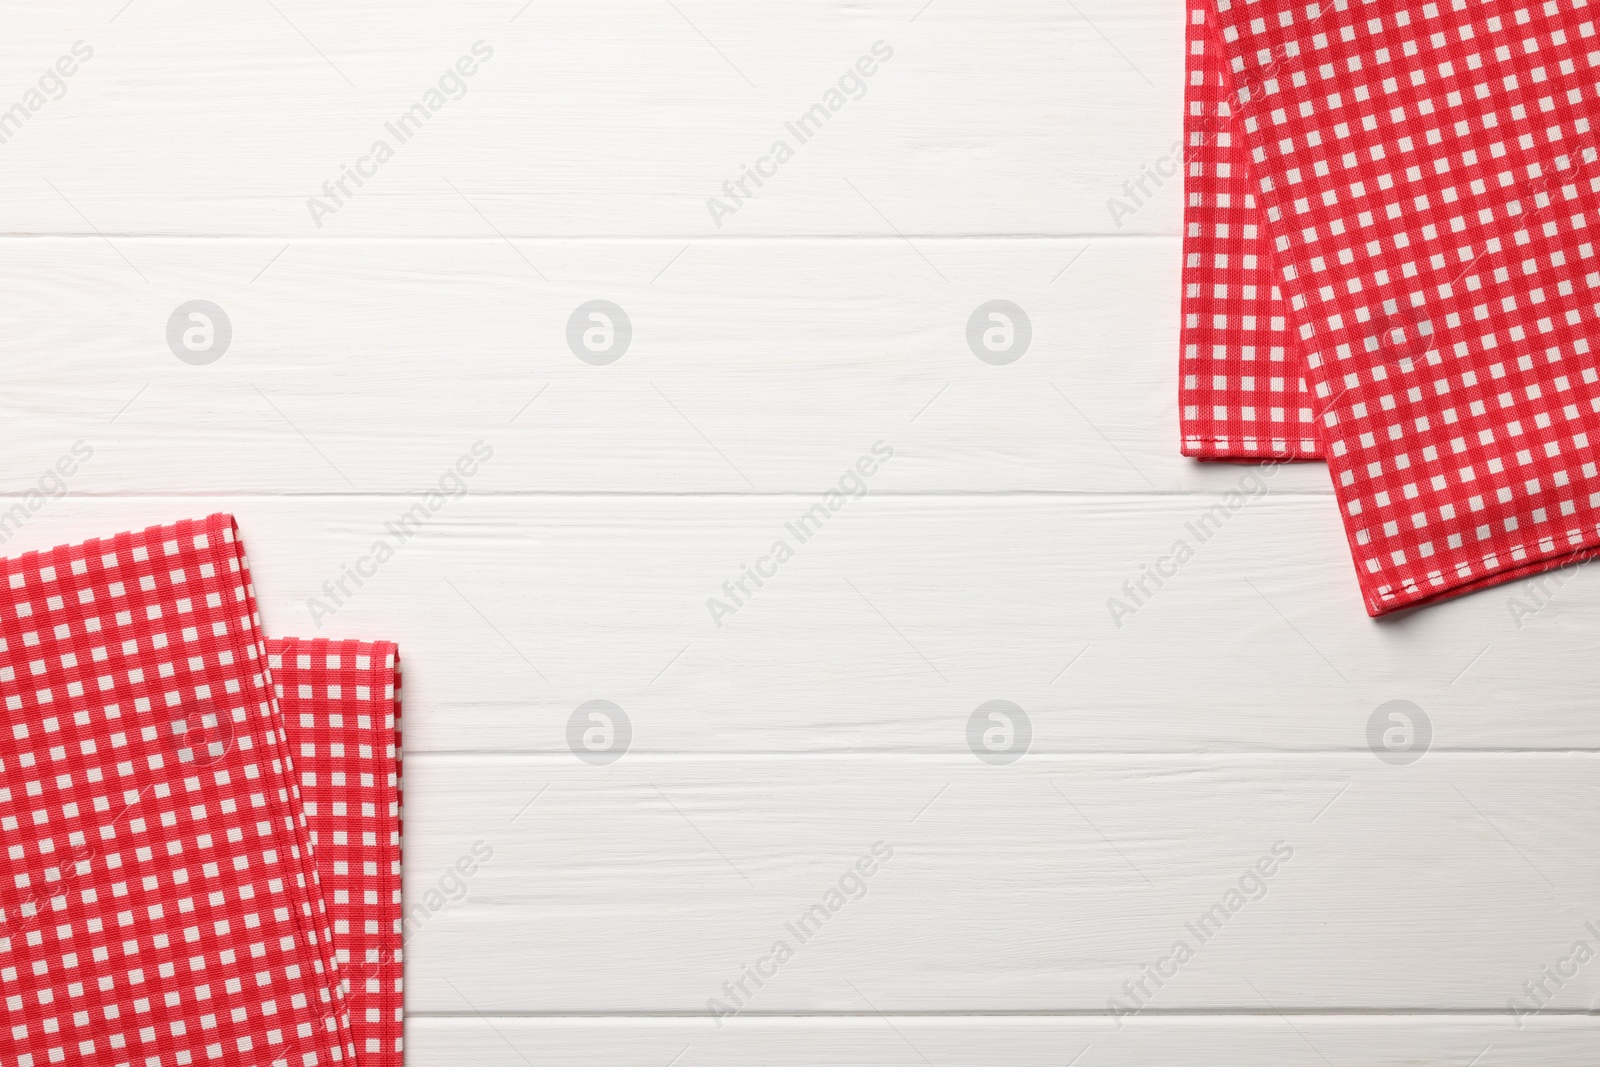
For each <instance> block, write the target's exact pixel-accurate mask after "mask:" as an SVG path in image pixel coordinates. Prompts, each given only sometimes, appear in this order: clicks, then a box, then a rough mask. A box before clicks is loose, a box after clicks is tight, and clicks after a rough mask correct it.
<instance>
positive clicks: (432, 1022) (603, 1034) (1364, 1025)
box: [406, 1015, 1597, 1067]
mask: <svg viewBox="0 0 1600 1067" xmlns="http://www.w3.org/2000/svg"><path fill="white" fill-rule="evenodd" d="M1596 1025H1597V1024H1596V1023H1595V1021H1594V1020H1592V1019H1575V1018H1571V1017H1564V1018H1563V1017H1551V1018H1544V1019H1539V1020H1536V1021H1535V1022H1531V1023H1529V1024H1528V1026H1527V1027H1526V1028H1524V1029H1522V1030H1517V1029H1516V1028H1515V1027H1513V1026H1512V1025H1511V1024H1510V1023H1509V1022H1507V1021H1505V1020H1503V1019H1491V1018H1482V1017H1470V1016H1468V1017H1463V1016H1450V1017H1443V1018H1440V1017H1427V1016H1399V1017H1364V1018H1363V1017H1356V1018H1351V1017H1340V1016H1319V1015H1310V1016H1307V1015H1301V1016H1287V1017H1284V1018H1280V1017H1278V1016H1276V1015H1267V1016H1266V1017H1253V1018H1241V1017H1237V1016H1233V1017H1222V1018H1207V1019H1173V1018H1160V1019H1154V1018H1141V1019H1135V1020H1130V1021H1128V1022H1127V1024H1126V1025H1125V1026H1124V1028H1123V1029H1122V1030H1114V1029H1113V1028H1112V1027H1111V1025H1110V1024H1109V1023H1106V1022H1103V1021H1100V1020H1085V1019H1070V1018H1069V1019H1016V1018H1010V1019H986V1018H965V1019H940V1018H934V1019H929V1018H917V1017H910V1018H908V1017H905V1016H901V1017H897V1018H893V1019H890V1020H884V1019H879V1018H876V1017H867V1018H846V1019H839V1018H830V1019H735V1020H730V1021H728V1022H727V1023H726V1024H725V1026H724V1028H723V1029H721V1030H717V1029H715V1028H714V1027H713V1026H712V1025H711V1024H710V1023H709V1022H702V1021H686V1020H676V1019H621V1020H618V1019H608V1020H588V1019H554V1020H545V1019H536V1020H534V1019H497V1020H494V1021H492V1022H491V1023H486V1022H484V1021H481V1020H474V1019H469V1018H451V1019H438V1018H421V1019H416V1020H414V1021H413V1022H412V1023H411V1025H410V1026H409V1027H408V1028H407V1034H406V1041H407V1055H408V1057H409V1062H411V1063H413V1064H418V1065H421V1067H432V1065H433V1064H456V1063H462V1062H468V1063H473V1064H477V1065H479V1067H527V1063H528V1062H530V1061H531V1062H533V1063H541V1062H549V1063H565V1064H573V1065H575V1067H662V1065H663V1064H668V1063H674V1060H673V1057H674V1056H677V1057H679V1058H678V1059H677V1060H676V1061H675V1067H744V1065H746V1064H751V1063H761V1064H770V1065H771V1067H809V1065H811V1064H816V1063H830V1064H837V1065H839V1067H927V1065H928V1064H929V1063H933V1064H937V1065H939V1067H1063V1065H1064V1064H1069V1063H1073V1062H1074V1060H1073V1057H1074V1056H1080V1055H1081V1057H1082V1058H1081V1059H1079V1060H1077V1061H1076V1062H1077V1064H1079V1065H1080V1067H1150V1065H1151V1064H1163V1063H1187V1064H1194V1065H1196V1067H1327V1065H1328V1064H1329V1063H1334V1064H1341V1065H1348V1064H1360V1065H1362V1067H1464V1065H1466V1064H1469V1063H1472V1062H1473V1058H1474V1057H1479V1059H1478V1063H1480V1064H1485V1065H1490V1064H1512V1063H1537V1064H1541V1065H1548V1067H1581V1065H1585V1064H1589V1063H1592V1062H1593V1059H1594V1043H1595V1039H1596V1036H1597V1035H1596ZM1485 1049H1488V1052H1487V1053H1486V1052H1485Z"/></svg>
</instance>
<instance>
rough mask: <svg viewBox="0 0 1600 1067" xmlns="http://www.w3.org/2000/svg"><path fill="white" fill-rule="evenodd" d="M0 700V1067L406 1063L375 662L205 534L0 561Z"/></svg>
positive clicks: (214, 520) (197, 528) (384, 682)
mask: <svg viewBox="0 0 1600 1067" xmlns="http://www.w3.org/2000/svg"><path fill="white" fill-rule="evenodd" d="M269 651H270V655H269ZM0 699H3V701H4V703H5V715H6V721H5V724H4V729H3V731H0V885H3V887H4V888H3V890H0V894H3V895H0V999H3V1003H4V1012H3V1019H0V1065H3V1067H12V1065H16V1067H43V1065H46V1064H55V1063H83V1064H115V1065H127V1067H136V1065H137V1067H166V1065H168V1064H172V1065H185V1064H204V1063H225V1064H229V1065H235V1064H238V1065H248V1064H261V1065H264V1067H265V1065H274V1067H276V1065H298V1067H318V1065H323V1064H348V1063H353V1062H355V1061H356V1060H357V1059H358V1058H359V1059H360V1060H361V1061H362V1062H363V1063H366V1064H379V1065H382V1064H392V1065H398V1064H399V1063H400V1062H401V975H400V967H401V964H400V919H401V905H400V881H399V879H400V779H399V735H398V721H399V719H398V716H399V673H398V659H397V655H396V650H395V647H394V646H393V645H391V644H386V643H361V642H330V641H301V640H295V639H290V640H282V641H273V642H270V643H268V642H266V641H264V640H263V637H262V633H261V625H260V620H259V618H258V616H257V612H256V606H255V596H254V591H253V589H252V587H251V583H250V572H249V565H248V562H247V561H246V559H245V556H244V552H243V549H242V547H241V545H240V543H239V538H238V531H237V527H236V526H235V524H234V522H233V519H232V518H231V517H230V516H227V515H213V516H211V517H209V518H207V519H203V520H194V521H184V522H179V523H175V524H172V525H169V526H158V527H152V528H150V529H147V530H143V531H140V532H137V533H125V534H120V535H118V536H116V537H110V538H104V539H95V540H91V541H86V542H83V543H82V544H77V545H65V546H61V547H58V548H53V549H49V550H46V551H43V552H30V553H27V554H26V555H23V556H19V557H17V558H15V559H9V560H0ZM358 1050H359V1051H358Z"/></svg>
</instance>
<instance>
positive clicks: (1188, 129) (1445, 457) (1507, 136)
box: [1179, 0, 1600, 615]
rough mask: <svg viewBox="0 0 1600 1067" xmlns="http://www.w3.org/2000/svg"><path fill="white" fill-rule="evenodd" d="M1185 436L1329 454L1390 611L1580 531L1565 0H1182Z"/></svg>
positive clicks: (1596, 521)
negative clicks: (1506, 0)
mask: <svg viewBox="0 0 1600 1067" xmlns="http://www.w3.org/2000/svg"><path fill="white" fill-rule="evenodd" d="M1187 7H1188V12H1189V19H1188V23H1189V25H1188V34H1187V53H1188V56H1187V68H1188V70H1187V73H1188V77H1187V79H1186V85H1185V104H1186V106H1185V117H1184V123H1185V154H1184V159H1185V164H1186V166H1185V191H1186V197H1185V208H1184V212H1185V227H1184V238H1183V245H1184V261H1183V275H1184V292H1183V323H1182V338H1181V341H1180V348H1181V356H1180V363H1181V371H1180V375H1179V377H1180V386H1179V390H1180V397H1179V405H1180V419H1181V422H1182V436H1183V447H1182V451H1183V452H1184V454H1186V455H1191V456H1197V457H1201V458H1209V459H1250V458H1268V457H1275V458H1281V459H1308V458H1316V457H1318V456H1320V457H1322V458H1325V459H1326V460H1327V463H1328V467H1329V471H1330V473H1331V475H1332V477H1333V485H1334V491H1335V495H1336V498H1337V500H1338V504H1339V510H1340V514H1341V517H1342V519H1343V522H1344V525H1345V532H1346V536H1347V538H1348V540H1349V543H1350V547H1351V550H1352V553H1353V555H1354V557H1355V564H1356V572H1357V575H1358V578H1359V581H1360V584H1361V589H1362V593H1363V596H1364V600H1365V602H1366V608H1367V611H1368V613H1369V614H1371V615H1382V614H1385V613H1387V612H1391V611H1395V610H1398V609H1401V608H1406V607H1412V606H1416V605H1420V604H1424V603H1428V602H1431V601H1435V600H1440V599H1443V598H1446V597H1450V596H1455V595H1457V594H1460V593H1464V592H1468V591H1470V590H1473V589H1478V588H1481V587H1484V586H1487V585H1493V584H1496V583H1499V582H1505V581H1510V580H1513V579H1515V578H1518V577H1522V576H1525V575H1527V574H1530V573H1533V572H1537V571H1540V570H1546V569H1549V568H1552V567H1558V566H1562V565H1565V564H1569V563H1572V562H1574V561H1576V560H1579V559H1584V558H1587V557H1589V556H1591V555H1593V554H1596V553H1597V552H1600V469H1597V464H1600V455H1597V454H1596V450H1595V449H1596V444H1597V443H1600V437H1597V436H1595V435H1597V434H1600V372H1597V368H1596V356H1595V350H1594V347H1593V342H1594V338H1595V335H1596V334H1597V333H1600V303H1597V291H1600V269H1597V268H1600V259H1597V258H1596V249H1595V239H1594V234H1595V232H1596V230H1595V226H1596V225H1597V224H1600V153H1597V150H1596V141H1595V138H1594V134H1593V131H1592V130H1591V127H1590V122H1591V116H1592V115H1593V114H1594V113H1595V111H1596V109H1597V108H1600V84H1597V80H1596V76H1597V70H1600V53H1597V52H1595V51H1593V50H1592V49H1591V46H1590V44H1589V42H1590V39H1591V38H1592V36H1593V34H1594V12H1593V9H1592V8H1591V7H1590V6H1589V5H1588V4H1587V3H1585V2H1584V0H1551V2H1549V3H1545V4H1541V5H1528V6H1527V7H1526V8H1523V9H1517V10H1515V11H1512V10H1510V9H1503V8H1502V7H1501V6H1499V5H1494V4H1471V5H1465V4H1422V5H1416V4H1410V3H1401V2H1398V0H1377V2H1372V3H1363V4H1352V3H1347V2H1343V0H1332V2H1327V3H1320V4H1304V3H1292V2H1290V0H1252V2H1250V3H1247V4H1240V3H1236V2H1232V0H1189V3H1188V5H1187Z"/></svg>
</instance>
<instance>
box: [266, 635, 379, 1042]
mask: <svg viewBox="0 0 1600 1067" xmlns="http://www.w3.org/2000/svg"><path fill="white" fill-rule="evenodd" d="M267 660H268V664H269V665H270V667H271V669H272V678H273V682H274V685H275V686H276V687H277V693H278V706H279V707H280V708H281V709H282V712H283V720H284V726H285V729H286V731H287V733H288V736H289V750H290V753H291V754H292V755H293V757H294V766H295V773H296V775H297V777H298V780H299V783H300V796H301V798H302V800H303V801H304V804H305V813H306V820H307V822H308V823H309V824H310V828H311V845H312V849H313V851H314V853H315V856H316V863H317V872H318V874H319V876H320V878H321V882H322V890H323V894H324V896H325V897H326V898H327V902H328V913H329V915H330V917H331V919H332V925H333V944H334V948H335V950H336V952H337V953H338V958H339V967H340V974H341V975H342V976H343V977H344V979H345V982H346V990H347V996H348V1000H349V1005H350V1028H351V1030H352V1031H353V1033H354V1035H355V1043H356V1050H357V1055H358V1056H359V1058H360V1061H361V1067H400V1063H401V1049H402V1040H401V1038H402V1017H403V1012H402V998H401V990H402V985H401V933H402V931H401V910H400V735H399V727H400V669H399V653H398V651H397V649H396V648H395V646H394V645H393V644H390V643H388V642H363V641H328V640H321V639H318V640H303V639H300V638H287V639H284V640H269V641H268V642H267Z"/></svg>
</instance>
